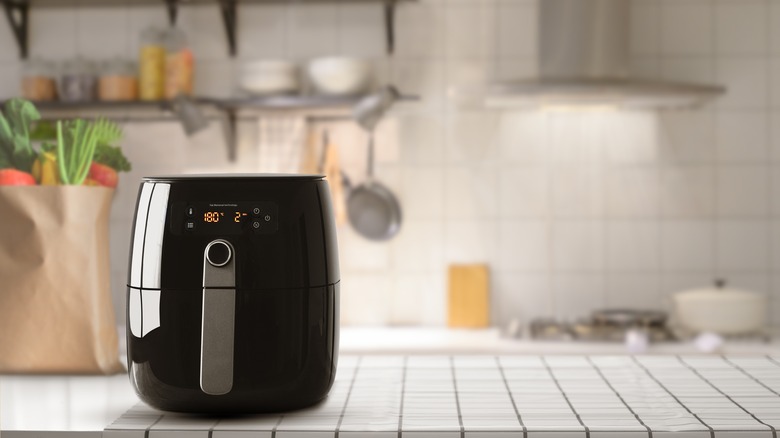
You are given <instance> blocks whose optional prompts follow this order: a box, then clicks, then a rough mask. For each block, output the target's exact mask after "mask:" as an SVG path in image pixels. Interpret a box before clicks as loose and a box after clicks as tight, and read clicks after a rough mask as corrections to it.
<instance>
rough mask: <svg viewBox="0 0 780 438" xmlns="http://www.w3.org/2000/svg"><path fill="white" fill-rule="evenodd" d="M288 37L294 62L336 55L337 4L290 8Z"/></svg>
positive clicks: (294, 6)
mask: <svg viewBox="0 0 780 438" xmlns="http://www.w3.org/2000/svg"><path fill="white" fill-rule="evenodd" d="M289 14H290V15H289V18H288V20H289V29H291V30H292V29H294V31H290V32H289V33H288V34H287V38H289V40H288V41H289V44H290V48H289V50H290V54H291V55H292V57H293V58H295V59H306V58H313V57H315V56H327V55H333V54H336V53H338V31H337V29H338V26H337V24H338V9H337V6H336V5H332V4H322V5H303V4H295V5H291V6H290V12H289Z"/></svg>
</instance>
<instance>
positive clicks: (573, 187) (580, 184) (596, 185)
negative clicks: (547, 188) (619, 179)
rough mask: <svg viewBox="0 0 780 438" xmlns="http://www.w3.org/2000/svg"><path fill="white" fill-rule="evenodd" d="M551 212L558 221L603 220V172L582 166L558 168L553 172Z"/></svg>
mask: <svg viewBox="0 0 780 438" xmlns="http://www.w3.org/2000/svg"><path fill="white" fill-rule="evenodd" d="M551 174H552V177H551V194H550V196H551V198H550V203H551V211H552V214H553V217H555V218H577V219H583V218H603V217H604V216H605V199H604V198H605V197H604V184H605V179H604V175H603V170H602V169H599V168H588V167H583V166H576V165H574V166H558V167H555V168H554V169H552V170H551Z"/></svg>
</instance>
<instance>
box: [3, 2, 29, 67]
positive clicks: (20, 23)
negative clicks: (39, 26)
mask: <svg viewBox="0 0 780 438" xmlns="http://www.w3.org/2000/svg"><path fill="white" fill-rule="evenodd" d="M1 1H2V3H3V9H4V10H5V17H6V18H7V19H8V24H9V25H10V26H11V31H12V32H13V34H14V39H15V40H16V45H17V46H19V56H21V57H22V59H27V52H28V42H29V38H28V37H29V30H30V27H29V23H30V21H29V18H30V3H29V1H28V0H1Z"/></svg>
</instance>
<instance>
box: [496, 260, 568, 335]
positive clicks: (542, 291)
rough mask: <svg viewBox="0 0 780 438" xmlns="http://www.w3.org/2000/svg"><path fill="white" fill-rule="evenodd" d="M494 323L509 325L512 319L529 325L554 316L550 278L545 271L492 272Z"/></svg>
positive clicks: (502, 325) (500, 325)
mask: <svg viewBox="0 0 780 438" xmlns="http://www.w3.org/2000/svg"><path fill="white" fill-rule="evenodd" d="M491 284H492V287H491V292H492V295H491V300H490V301H491V322H492V323H493V325H496V326H498V327H500V328H502V329H503V328H506V327H507V326H508V325H509V323H510V322H512V320H515V319H516V320H518V322H520V323H521V324H522V325H523V326H527V325H528V324H530V323H531V321H532V320H534V319H536V318H540V317H542V318H543V317H551V316H553V302H552V301H553V297H552V294H551V290H552V289H551V287H550V279H549V277H548V276H547V275H545V274H533V273H512V272H494V273H491Z"/></svg>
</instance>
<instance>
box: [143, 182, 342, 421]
mask: <svg viewBox="0 0 780 438" xmlns="http://www.w3.org/2000/svg"><path fill="white" fill-rule="evenodd" d="M127 290H128V293H127V352H128V370H129V374H130V380H131V382H132V384H133V386H134V388H135V390H136V392H137V393H138V395H139V397H140V398H141V399H142V400H143V401H144V402H146V403H147V404H149V405H151V406H153V407H156V408H158V409H163V410H169V411H180V412H201V413H242V412H272V411H284V410H289V409H296V408H301V407H304V406H308V405H312V404H314V403H316V402H318V401H320V400H322V399H323V398H324V397H326V396H327V393H328V391H329V389H330V387H331V385H332V384H333V379H334V376H335V373H336V363H337V353H338V320H339V313H338V306H339V268H338V251H337V243H336V232H335V224H334V220H333V211H332V206H331V201H330V192H329V190H328V185H327V182H326V181H324V180H323V177H321V176H313V175H287V176H284V175H235V176H223V175H215V176H169V177H150V178H144V180H143V182H142V183H141V187H140V190H139V194H138V203H137V205H136V214H135V224H134V226H133V235H132V247H131V253H130V269H129V280H128V289H127Z"/></svg>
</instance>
